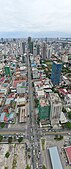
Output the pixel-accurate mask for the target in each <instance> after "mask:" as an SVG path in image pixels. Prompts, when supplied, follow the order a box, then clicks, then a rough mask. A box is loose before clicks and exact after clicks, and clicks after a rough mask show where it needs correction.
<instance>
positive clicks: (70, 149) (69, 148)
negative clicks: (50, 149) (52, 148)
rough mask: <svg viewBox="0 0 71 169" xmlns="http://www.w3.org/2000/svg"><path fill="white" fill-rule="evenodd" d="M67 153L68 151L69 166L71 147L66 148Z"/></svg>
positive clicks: (70, 162)
mask: <svg viewBox="0 0 71 169" xmlns="http://www.w3.org/2000/svg"><path fill="white" fill-rule="evenodd" d="M65 151H66V155H67V158H68V161H69V164H71V146H68V147H65Z"/></svg>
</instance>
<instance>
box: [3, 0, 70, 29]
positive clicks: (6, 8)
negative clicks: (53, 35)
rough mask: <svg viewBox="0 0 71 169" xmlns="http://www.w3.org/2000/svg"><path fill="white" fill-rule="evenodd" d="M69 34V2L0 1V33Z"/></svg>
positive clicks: (64, 0) (42, 0)
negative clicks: (51, 32) (50, 32)
mask: <svg viewBox="0 0 71 169" xmlns="http://www.w3.org/2000/svg"><path fill="white" fill-rule="evenodd" d="M1 31H2V32H6V31H26V32H39V31H40V32H47V31H62V32H71V0H0V32H1Z"/></svg>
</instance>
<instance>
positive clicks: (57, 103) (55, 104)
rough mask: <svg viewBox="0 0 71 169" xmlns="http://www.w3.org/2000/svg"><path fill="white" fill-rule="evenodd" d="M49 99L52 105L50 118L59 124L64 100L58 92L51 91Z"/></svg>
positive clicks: (53, 122) (52, 121)
mask: <svg viewBox="0 0 71 169" xmlns="http://www.w3.org/2000/svg"><path fill="white" fill-rule="evenodd" d="M49 100H50V105H51V112H50V119H51V123H52V124H55V123H56V124H58V123H59V118H60V115H61V112H62V102H61V99H60V97H59V96H58V94H57V93H50V94H49Z"/></svg>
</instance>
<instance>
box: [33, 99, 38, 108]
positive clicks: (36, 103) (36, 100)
mask: <svg viewBox="0 0 71 169" xmlns="http://www.w3.org/2000/svg"><path fill="white" fill-rule="evenodd" d="M34 101H35V107H36V108H37V107H38V104H39V100H38V99H34Z"/></svg>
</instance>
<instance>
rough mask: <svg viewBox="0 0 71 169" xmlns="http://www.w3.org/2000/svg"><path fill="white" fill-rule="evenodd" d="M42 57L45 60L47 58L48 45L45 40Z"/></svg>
mask: <svg viewBox="0 0 71 169" xmlns="http://www.w3.org/2000/svg"><path fill="white" fill-rule="evenodd" d="M42 58H43V59H44V60H46V59H47V45H46V43H45V42H43V46H42Z"/></svg>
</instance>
